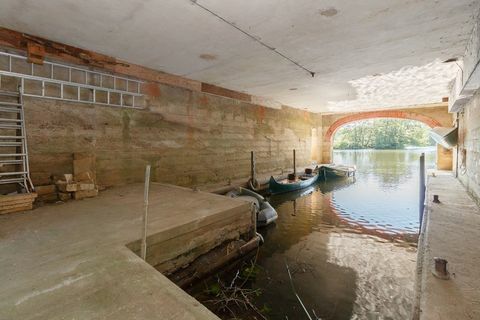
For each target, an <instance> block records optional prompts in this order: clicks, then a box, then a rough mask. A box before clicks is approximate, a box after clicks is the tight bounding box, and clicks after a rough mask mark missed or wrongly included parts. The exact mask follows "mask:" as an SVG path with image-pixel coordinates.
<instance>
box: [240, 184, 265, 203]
mask: <svg viewBox="0 0 480 320" xmlns="http://www.w3.org/2000/svg"><path fill="white" fill-rule="evenodd" d="M238 191H239V192H240V195H242V196H250V197H254V198H256V199H257V200H258V202H260V203H262V202H264V201H265V198H264V197H263V196H261V195H259V194H258V193H256V192H254V191H252V190H248V189H245V188H242V187H239V188H238Z"/></svg>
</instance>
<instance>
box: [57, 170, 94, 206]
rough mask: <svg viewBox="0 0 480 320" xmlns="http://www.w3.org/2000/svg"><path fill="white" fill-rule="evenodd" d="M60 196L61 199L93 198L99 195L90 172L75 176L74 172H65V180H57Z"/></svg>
mask: <svg viewBox="0 0 480 320" xmlns="http://www.w3.org/2000/svg"><path fill="white" fill-rule="evenodd" d="M57 188H58V198H59V199H60V200H61V201H67V200H70V199H72V198H73V199H75V200H81V199H84V198H92V197H96V196H97V195H98V188H97V186H96V185H95V182H94V180H93V179H92V177H91V176H90V175H89V174H84V175H80V176H76V179H75V180H74V177H73V175H72V174H65V175H64V179H63V180H58V181H57Z"/></svg>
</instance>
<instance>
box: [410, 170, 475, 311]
mask: <svg viewBox="0 0 480 320" xmlns="http://www.w3.org/2000/svg"><path fill="white" fill-rule="evenodd" d="M433 195H438V196H439V200H440V203H434V202H433ZM426 199H427V201H426V210H425V213H424V221H423V227H422V234H421V237H420V243H419V255H418V266H419V269H418V272H419V274H418V275H417V308H416V319H423V320H451V319H480V291H479V290H478V288H480V276H479V274H480V256H479V255H478V250H479V249H478V245H479V240H480V209H479V207H478V206H477V205H476V204H475V202H474V200H473V199H472V198H471V197H470V196H469V195H468V193H467V191H466V190H465V188H464V187H463V186H462V184H461V183H460V182H459V180H457V179H456V178H455V177H454V176H453V175H452V173H451V172H450V173H446V172H443V173H437V175H436V176H435V177H433V176H429V177H428V181H427V194H426ZM434 257H439V258H443V259H446V260H447V261H448V264H447V269H448V270H449V272H450V279H449V280H441V279H438V278H436V277H435V276H434V275H433V274H432V270H433V264H434V262H433V261H434V260H433V259H434Z"/></svg>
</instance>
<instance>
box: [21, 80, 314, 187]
mask: <svg viewBox="0 0 480 320" xmlns="http://www.w3.org/2000/svg"><path fill="white" fill-rule="evenodd" d="M159 89H160V91H159V92H157V96H156V97H154V96H147V97H146V101H145V103H146V106H147V107H146V109H145V110H135V109H122V108H115V107H108V106H101V105H94V104H84V103H73V102H65V101H55V100H49V99H40V98H31V97H26V98H25V118H26V125H27V134H28V143H29V151H30V168H31V172H32V179H33V182H34V184H36V185H42V184H48V183H50V176H51V175H58V176H61V175H63V174H64V173H71V172H72V159H73V158H72V154H73V153H74V152H90V153H93V154H95V155H96V170H97V173H96V174H97V181H98V183H99V184H100V185H105V186H112V185H120V184H125V183H129V182H135V181H143V177H144V168H145V165H146V164H147V163H150V164H152V170H153V179H154V180H156V181H162V182H166V183H172V184H177V185H182V186H194V185H202V184H207V183H212V182H218V181H226V180H228V179H236V178H241V177H248V175H249V172H250V151H251V150H253V151H256V155H257V170H258V172H260V173H261V172H268V171H272V170H279V169H282V168H290V167H291V163H292V160H291V158H292V149H293V148H295V149H296V150H297V164H298V165H299V166H301V165H306V164H308V163H309V162H310V159H311V157H312V155H315V150H316V148H312V129H316V130H317V132H321V128H320V127H318V126H319V125H320V116H319V115H316V114H312V113H308V112H305V111H301V110H297V109H292V108H288V107H283V108H282V109H273V108H266V107H262V106H258V105H254V104H250V103H247V102H241V101H238V100H234V99H229V98H224V97H219V96H215V95H211V94H205V93H201V92H194V91H190V90H188V89H184V88H179V87H172V86H168V85H159ZM318 140H321V139H317V141H318Z"/></svg>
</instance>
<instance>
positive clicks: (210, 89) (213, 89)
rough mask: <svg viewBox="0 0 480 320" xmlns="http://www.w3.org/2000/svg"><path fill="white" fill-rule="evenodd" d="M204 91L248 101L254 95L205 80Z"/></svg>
mask: <svg viewBox="0 0 480 320" xmlns="http://www.w3.org/2000/svg"><path fill="white" fill-rule="evenodd" d="M202 92H205V93H210V94H214V95H217V96H222V97H227V98H232V99H235V100H241V101H246V102H251V101H252V97H251V96H250V95H249V94H246V93H243V92H238V91H234V90H230V89H226V88H222V87H219V86H215V85H213V84H208V83H204V82H202Z"/></svg>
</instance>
